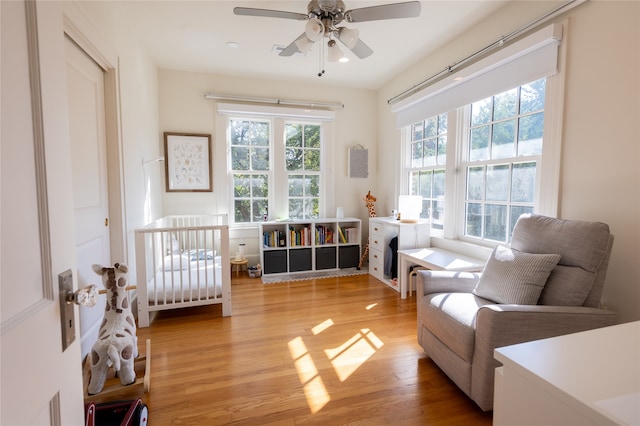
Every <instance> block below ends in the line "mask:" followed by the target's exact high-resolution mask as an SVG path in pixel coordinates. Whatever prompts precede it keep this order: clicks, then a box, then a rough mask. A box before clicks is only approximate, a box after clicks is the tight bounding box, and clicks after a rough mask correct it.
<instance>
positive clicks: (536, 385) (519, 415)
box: [493, 321, 640, 426]
mask: <svg viewBox="0 0 640 426" xmlns="http://www.w3.org/2000/svg"><path fill="white" fill-rule="evenodd" d="M495 358H496V359H497V360H498V361H500V362H502V364H503V366H502V367H499V368H497V369H496V373H495V376H496V384H495V393H494V412H493V424H494V425H515V424H517V425H564V426H569V425H576V426H578V425H579V426H585V425H638V424H640V321H637V322H631V323H626V324H620V325H615V326H611V327H604V328H599V329H596V330H591V331H585V332H582V333H574V334H568V335H566V336H559V337H553V338H550V339H542V340H536V341H533V342H527V343H521V344H518V345H512V346H506V347H503V348H498V349H496V350H495Z"/></svg>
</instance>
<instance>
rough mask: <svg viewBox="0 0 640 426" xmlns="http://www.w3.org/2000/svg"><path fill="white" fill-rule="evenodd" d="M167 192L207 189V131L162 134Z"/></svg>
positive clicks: (208, 162) (209, 184) (210, 177)
mask: <svg viewBox="0 0 640 426" xmlns="http://www.w3.org/2000/svg"><path fill="white" fill-rule="evenodd" d="M164 158H165V161H164V164H165V179H166V184H167V192H211V191H213V188H212V185H211V180H212V176H213V170H212V167H211V135H206V134H197V133H171V132H165V134H164Z"/></svg>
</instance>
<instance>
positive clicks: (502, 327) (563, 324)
mask: <svg viewBox="0 0 640 426" xmlns="http://www.w3.org/2000/svg"><path fill="white" fill-rule="evenodd" d="M616 319H617V314H616V313H615V312H613V311H608V310H606V309H599V308H591V307H586V306H546V305H486V306H483V307H482V308H480V309H479V310H478V316H477V323H476V344H478V343H479V342H484V341H486V342H487V343H488V344H490V345H491V346H492V347H493V348H497V347H500V346H507V345H514V344H516V343H522V342H528V341H531V340H537V339H545V338H548V337H555V336H560V335H563V334H570V333H576V332H579V331H586V330H591V329H594V328H599V327H606V326H609V325H613V324H615V323H616ZM478 339H480V340H478Z"/></svg>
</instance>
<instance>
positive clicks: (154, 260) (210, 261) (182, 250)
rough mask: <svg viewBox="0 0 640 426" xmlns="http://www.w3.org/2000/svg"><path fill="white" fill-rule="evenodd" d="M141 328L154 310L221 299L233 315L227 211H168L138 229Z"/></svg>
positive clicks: (139, 325) (139, 314)
mask: <svg viewBox="0 0 640 426" xmlns="http://www.w3.org/2000/svg"><path fill="white" fill-rule="evenodd" d="M135 247H136V274H137V275H136V276H137V295H138V327H148V326H149V314H150V313H151V312H153V311H162V310H166V309H176V308H185V307H191V306H202V305H210V304H216V303H221V304H222V315H223V316H225V317H226V316H230V315H231V268H230V263H229V226H228V223H227V215H203V216H194V215H191V216H166V217H163V218H161V219H158V220H156V221H155V222H153V223H151V224H149V225H147V226H145V227H144V228H140V229H136V231H135Z"/></svg>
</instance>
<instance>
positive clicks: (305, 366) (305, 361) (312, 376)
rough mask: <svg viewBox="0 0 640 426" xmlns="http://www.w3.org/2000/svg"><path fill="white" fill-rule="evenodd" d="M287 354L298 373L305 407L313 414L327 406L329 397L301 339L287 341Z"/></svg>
mask: <svg viewBox="0 0 640 426" xmlns="http://www.w3.org/2000/svg"><path fill="white" fill-rule="evenodd" d="M289 353H290V354H291V358H292V359H293V364H294V366H295V368H296V371H297V372H298V378H299V380H300V383H302V386H303V389H304V396H305V398H306V399H307V405H309V409H310V410H311V413H313V414H315V413H317V412H318V411H320V410H321V409H322V407H324V406H325V405H327V403H328V402H329V401H330V400H331V397H330V396H329V393H328V392H327V389H326V387H325V386H324V383H323V382H322V378H321V377H320V375H319V374H318V369H317V368H316V364H315V363H314V362H313V358H312V357H311V355H310V354H309V351H308V349H307V345H305V344H304V341H303V340H302V337H296V338H295V339H293V340H290V341H289Z"/></svg>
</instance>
